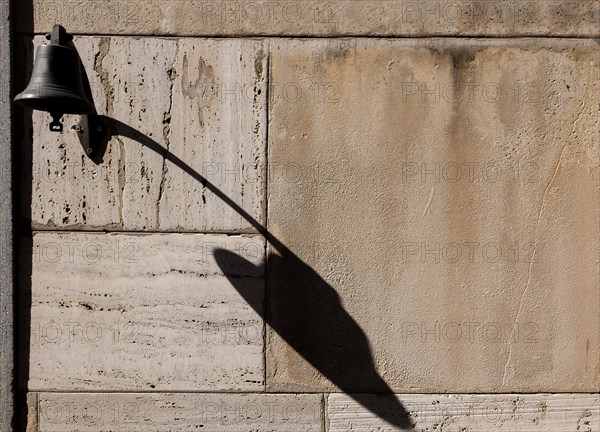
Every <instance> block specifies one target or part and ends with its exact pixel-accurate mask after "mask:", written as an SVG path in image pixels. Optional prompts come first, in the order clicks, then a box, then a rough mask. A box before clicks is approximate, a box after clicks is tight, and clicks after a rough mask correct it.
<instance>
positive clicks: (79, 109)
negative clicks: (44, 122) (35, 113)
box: [15, 84, 96, 114]
mask: <svg viewBox="0 0 600 432" xmlns="http://www.w3.org/2000/svg"><path fill="white" fill-rule="evenodd" d="M44 94H51V95H52V96H44ZM15 102H17V103H20V104H21V105H23V106H26V107H28V108H31V109H34V110H39V111H47V112H62V113H64V114H91V113H93V112H95V111H96V109H95V107H94V105H93V104H92V103H91V102H90V101H88V100H86V99H82V98H81V95H78V94H76V93H74V92H70V91H68V90H65V89H64V88H63V87H58V86H54V85H51V84H45V85H44V86H43V89H42V88H41V89H39V91H35V92H33V93H32V92H28V91H24V92H22V93H19V94H18V95H17V97H15Z"/></svg>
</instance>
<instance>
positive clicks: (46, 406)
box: [39, 393, 322, 432]
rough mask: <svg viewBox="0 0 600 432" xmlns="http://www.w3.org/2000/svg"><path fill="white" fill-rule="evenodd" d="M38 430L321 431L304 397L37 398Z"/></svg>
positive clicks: (309, 398)
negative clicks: (38, 408) (38, 410)
mask: <svg viewBox="0 0 600 432" xmlns="http://www.w3.org/2000/svg"><path fill="white" fill-rule="evenodd" d="M39 419H40V428H39V431H40V432H98V431H109V430H110V431H112V432H146V431H152V432H172V431H177V432H191V431H197V430H206V431H211V432H239V431H253V432H321V431H322V429H321V425H322V396H321V395H308V394H298V395H296V394H226V393H213V394H197V393H188V394H169V393H162V394H152V393H148V394H139V393H137V394H136V393H131V394H122V393H116V394H102V393H92V394H68V393H41V394H40V414H39Z"/></svg>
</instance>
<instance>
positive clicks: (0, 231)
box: [0, 0, 14, 432]
mask: <svg viewBox="0 0 600 432" xmlns="http://www.w3.org/2000/svg"><path fill="white" fill-rule="evenodd" d="M10 9H11V8H10V1H8V0H1V1H0V57H1V58H2V59H3V61H0V76H2V80H0V81H2V82H1V83H0V432H5V431H6V432H8V431H9V430H10V425H11V421H12V416H13V407H14V404H13V378H14V358H13V347H14V344H13V341H14V331H13V329H14V325H13V229H12V228H13V227H12V223H13V218H12V212H13V205H12V197H13V187H12V183H13V182H12V164H13V154H12V139H11V136H12V134H11V124H12V123H11V105H10V102H11V101H10V96H11V83H12V79H11V78H12V71H11V61H10V59H11V58H12V56H11V42H12V35H11V25H10V16H11V14H10Z"/></svg>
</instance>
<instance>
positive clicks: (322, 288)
mask: <svg viewBox="0 0 600 432" xmlns="http://www.w3.org/2000/svg"><path fill="white" fill-rule="evenodd" d="M279 252H282V255H277V254H270V255H269V258H268V263H267V266H266V267H267V272H266V274H267V277H268V278H269V288H270V289H269V306H270V309H267V308H265V310H269V312H268V313H266V314H265V313H262V310H260V309H259V308H257V307H254V306H253V307H254V310H255V311H256V313H258V314H259V315H261V316H262V317H263V319H264V320H265V321H266V322H267V324H268V325H269V326H270V327H271V329H272V330H273V331H274V332H276V333H277V334H278V335H279V336H280V337H281V338H282V339H283V340H284V341H285V342H286V343H287V344H289V345H290V346H291V347H292V348H293V349H294V350H295V351H296V352H297V353H298V354H300V355H301V356H302V357H303V358H304V359H305V360H306V361H308V362H309V363H310V364H311V365H312V366H313V367H314V368H315V369H317V370H318V371H319V372H320V373H321V374H322V375H323V376H325V377H326V378H327V379H329V380H330V381H331V382H332V383H333V384H334V385H336V386H337V387H338V388H339V389H340V390H342V391H343V392H344V393H346V394H348V395H349V396H350V397H352V398H353V399H354V400H355V401H356V402H358V403H359V404H361V405H362V406H363V407H364V408H366V409H367V410H369V411H370V412H371V413H373V414H375V415H376V416H377V417H379V418H380V419H382V420H384V421H386V422H387V423H389V424H390V425H392V426H395V427H400V428H403V429H410V428H412V427H414V426H413V424H412V422H411V421H410V418H409V415H408V413H407V411H406V409H405V408H404V406H403V405H402V403H401V402H400V401H399V400H398V399H397V398H396V396H395V395H394V394H393V391H392V389H391V388H390V387H389V386H388V384H387V383H386V382H385V380H384V379H383V378H382V377H381V376H380V375H379V373H378V372H377V370H376V368H375V365H374V361H373V356H372V354H371V347H370V344H369V340H368V339H367V336H366V335H365V333H364V332H363V331H362V329H361V328H360V327H359V325H358V324H357V323H356V321H355V320H354V319H353V318H352V317H351V316H350V314H348V312H346V310H345V309H344V307H343V306H342V303H341V301H340V297H339V295H338V294H337V292H336V291H335V289H334V288H333V287H332V286H331V285H329V284H328V283H327V282H325V281H324V280H323V279H322V278H321V277H320V276H319V275H318V274H317V272H315V271H314V270H313V269H312V268H311V267H310V266H308V265H307V264H306V263H304V262H303V261H302V260H301V259H300V258H298V257H297V256H296V255H294V254H293V253H292V252H291V251H289V250H285V249H284V250H283V251H279ZM213 255H214V257H215V259H216V261H217V263H218V265H219V267H220V268H221V270H222V271H223V273H224V274H225V275H227V277H228V279H229V281H230V282H231V284H232V285H233V286H234V287H235V288H236V289H237V291H238V292H239V294H240V295H241V296H242V297H244V299H245V300H246V301H247V302H248V304H250V305H253V303H252V302H251V301H250V300H252V298H253V297H252V296H251V293H248V291H247V287H246V286H245V285H243V279H240V278H236V277H235V275H241V274H249V272H256V271H257V270H258V271H260V270H264V264H262V265H261V266H259V267H262V268H259V269H256V268H255V265H254V264H253V263H252V262H250V261H248V260H246V259H245V258H243V257H241V256H239V255H237V254H235V253H232V252H230V251H228V250H225V249H217V250H215V251H213ZM366 393H377V395H373V394H366Z"/></svg>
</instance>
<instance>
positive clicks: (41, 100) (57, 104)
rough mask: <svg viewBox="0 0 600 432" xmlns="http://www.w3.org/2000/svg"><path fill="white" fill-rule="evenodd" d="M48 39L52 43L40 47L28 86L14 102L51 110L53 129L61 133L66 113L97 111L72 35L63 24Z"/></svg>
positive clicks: (55, 27)
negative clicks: (90, 97)
mask: <svg viewBox="0 0 600 432" xmlns="http://www.w3.org/2000/svg"><path fill="white" fill-rule="evenodd" d="M48 36H50V44H48V45H42V46H39V47H38V48H37V51H36V56H35V63H34V65H33V71H32V74H31V80H30V81H29V85H28V86H27V88H26V89H25V90H24V91H23V92H22V93H19V94H18V95H17V97H15V102H18V103H21V104H22V105H25V106H27V107H29V108H32V109H35V110H40V111H48V112H49V113H50V114H51V115H52V117H53V119H54V121H53V122H52V123H51V124H50V130H54V131H61V130H62V124H61V123H60V121H59V120H60V118H61V117H62V115H63V114H89V113H92V112H95V108H94V104H93V102H92V101H91V100H90V99H88V97H87V96H86V95H85V91H84V87H83V83H82V80H81V65H80V63H81V60H80V59H79V55H78V54H77V51H76V50H75V49H73V48H71V47H70V46H69V42H70V41H71V40H72V36H71V35H68V34H67V32H66V31H65V29H64V28H63V27H61V26H60V25H55V26H54V28H53V30H52V33H51V34H50V35H47V36H46V37H48Z"/></svg>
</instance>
